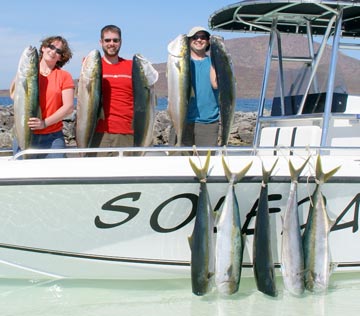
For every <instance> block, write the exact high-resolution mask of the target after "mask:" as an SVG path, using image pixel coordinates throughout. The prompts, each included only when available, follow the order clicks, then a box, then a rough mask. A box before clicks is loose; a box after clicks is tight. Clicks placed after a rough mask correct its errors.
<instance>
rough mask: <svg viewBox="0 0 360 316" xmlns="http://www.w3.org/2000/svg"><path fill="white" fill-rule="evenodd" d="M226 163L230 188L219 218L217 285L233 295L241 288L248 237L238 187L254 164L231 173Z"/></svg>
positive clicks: (222, 291)
mask: <svg viewBox="0 0 360 316" xmlns="http://www.w3.org/2000/svg"><path fill="white" fill-rule="evenodd" d="M222 161H223V166H224V170H225V174H226V176H227V179H228V181H229V186H228V189H227V193H226V196H225V200H224V204H223V207H222V209H221V211H219V212H220V214H219V215H218V216H217V217H218V218H217V219H216V243H215V284H216V288H217V290H218V292H219V293H221V294H225V295H231V294H234V293H236V292H237V291H238V289H239V284H240V277H241V270H242V262H243V252H244V236H243V235H242V234H241V220H240V210H239V204H238V200H237V197H236V194H235V185H236V183H237V182H239V181H240V180H241V179H242V178H243V176H244V175H245V174H246V172H247V171H248V170H249V168H250V166H251V164H252V163H250V164H248V165H247V166H246V167H245V168H243V170H241V171H240V172H239V173H238V174H235V173H231V172H230V170H229V168H228V166H227V165H226V162H225V160H224V157H223V160H222Z"/></svg>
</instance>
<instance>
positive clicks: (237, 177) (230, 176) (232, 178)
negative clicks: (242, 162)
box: [222, 156, 253, 184]
mask: <svg viewBox="0 0 360 316" xmlns="http://www.w3.org/2000/svg"><path fill="white" fill-rule="evenodd" d="M252 163H253V162H252V161H250V162H249V163H248V164H247V165H246V166H245V167H244V168H243V169H242V170H240V171H239V172H238V173H233V172H231V171H230V168H229V166H228V165H227V163H226V161H225V158H224V156H222V164H223V168H224V172H225V176H226V178H227V180H228V181H229V182H233V184H236V183H238V182H239V181H241V179H242V178H243V177H244V176H245V174H246V173H247V172H248V171H249V169H250V167H251V166H252Z"/></svg>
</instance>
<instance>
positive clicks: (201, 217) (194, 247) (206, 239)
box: [189, 151, 215, 295]
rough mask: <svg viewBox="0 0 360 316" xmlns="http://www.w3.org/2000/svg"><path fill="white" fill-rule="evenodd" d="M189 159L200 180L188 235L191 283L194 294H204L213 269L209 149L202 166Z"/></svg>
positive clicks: (213, 244)
mask: <svg viewBox="0 0 360 316" xmlns="http://www.w3.org/2000/svg"><path fill="white" fill-rule="evenodd" d="M189 161H190V165H191V168H192V169H193V171H194V172H195V174H196V176H197V178H198V179H199V181H200V193H199V198H198V203H197V209H196V217H195V224H194V230H193V232H192V235H191V237H189V244H190V249H191V284H192V292H193V293H194V294H195V295H204V294H206V293H208V292H209V291H210V290H211V287H212V279H213V276H214V269H215V256H214V247H215V241H214V238H215V237H214V221H215V214H214V211H213V209H212V207H211V203H210V198H209V193H208V190H207V185H206V181H207V176H208V169H209V164H210V151H209V152H208V154H207V157H206V161H205V165H204V167H203V168H198V167H197V166H196V165H195V163H194V162H193V161H192V160H191V158H190V159H189Z"/></svg>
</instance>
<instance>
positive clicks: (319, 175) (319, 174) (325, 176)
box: [316, 155, 341, 183]
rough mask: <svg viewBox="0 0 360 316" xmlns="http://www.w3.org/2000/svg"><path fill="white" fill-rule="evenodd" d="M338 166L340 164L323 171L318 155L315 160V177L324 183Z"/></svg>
mask: <svg viewBox="0 0 360 316" xmlns="http://www.w3.org/2000/svg"><path fill="white" fill-rule="evenodd" d="M340 167H341V166H337V167H336V168H334V169H332V170H330V171H329V172H326V173H324V172H323V169H322V163H321V158H320V155H318V157H317V160H316V179H317V180H318V181H320V182H321V183H325V182H327V181H328V180H329V179H330V178H331V177H332V176H333V175H334V174H335V173H336V172H337V171H338V170H339V169H340Z"/></svg>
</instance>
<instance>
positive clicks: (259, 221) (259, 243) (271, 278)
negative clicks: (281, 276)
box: [253, 160, 278, 296]
mask: <svg viewBox="0 0 360 316" xmlns="http://www.w3.org/2000/svg"><path fill="white" fill-rule="evenodd" d="M276 163H277V160H276V161H275V163H274V164H273V166H272V168H271V169H270V170H269V171H267V170H265V168H264V164H263V165H262V171H263V181H262V184H261V190H260V197H259V204H258V207H257V212H256V218H255V230H254V242H253V264H254V274H255V281H256V286H257V288H258V290H259V291H260V292H263V293H264V294H266V295H269V296H277V294H278V292H277V289H276V280H275V266H274V262H273V256H272V251H271V228H270V219H269V203H268V182H269V178H270V175H271V173H272V171H273V170H274V168H275V165H276Z"/></svg>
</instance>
